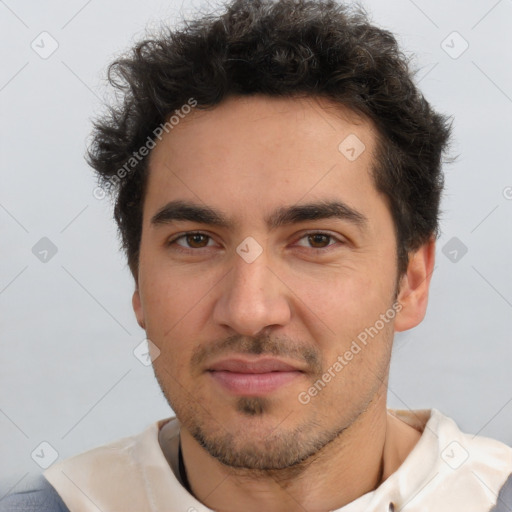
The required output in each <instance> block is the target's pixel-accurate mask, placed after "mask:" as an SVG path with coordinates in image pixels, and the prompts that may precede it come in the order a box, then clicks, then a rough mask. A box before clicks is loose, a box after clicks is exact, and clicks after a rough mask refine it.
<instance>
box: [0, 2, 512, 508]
mask: <svg viewBox="0 0 512 512" xmlns="http://www.w3.org/2000/svg"><path fill="white" fill-rule="evenodd" d="M110 73H111V74H110V78H111V81H112V83H113V85H114V86H116V87H117V88H118V89H120V90H121V91H123V93H124V96H123V101H122V102H121V103H120V104H119V105H117V106H116V107H115V108H114V109H112V110H111V111H110V115H109V116H107V117H105V118H103V119H102V120H100V121H98V122H97V123H96V126H95V137H94V142H93V144H92V146H91V149H90V153H89V161H90V163H91V165H92V166H93V167H94V169H95V170H96V171H97V173H98V175H99V177H100V184H101V186H102V187H103V189H106V190H109V191H110V192H112V193H113V194H114V197H115V201H116V207H115V218H116V221H117V223H118V226H119V229H120V233H121V235H122V240H123V247H124V249H125V251H126V254H127V258H128V263H129V266H130V269H131V271H132V273H133V276H134V280H135V292H134V295H133V307H134V311H135V315H136V317H137V320H138V323H139V325H140V326H141V327H142V328H143V329H145V330H146V333H147V337H148V340H150V341H149V342H148V345H149V350H150V354H151V358H152V361H153V367H154V371H155V376H156V378H157V380H158V382H159V384H160V386H161V388H162V391H163V393H164V395H165V397H166V398H167V400H168V402H169V405H170V406H171V407H172V409H173V411H174V413H175V414H176V417H173V418H167V419H163V420H161V421H159V422H157V423H155V424H153V425H151V426H150V427H148V429H147V430H146V431H144V432H143V433H141V434H139V435H135V436H132V437H130V438H124V439H121V440H120V441H118V442H116V443H112V444H109V445H106V446H102V447H99V448H96V449H94V450H91V451H89V452H86V453H83V454H80V455H77V456H75V457H72V458H70V459H66V460H64V461H61V462H58V463H55V464H54V465H53V466H51V467H50V468H49V469H48V470H46V471H45V473H44V475H43V477H44V478H43V479H42V480H41V482H40V484H39V487H37V488H36V487H34V488H33V489H32V490H31V492H28V493H18V494H15V495H11V496H9V497H7V498H6V499H5V500H3V503H1V504H0V510H2V511H3V510H34V509H38V508H37V507H39V509H40V510H52V511H53V510H62V511H66V510H70V511H87V512H89V511H97V510H101V511H103V512H110V511H114V510H115V511H118V510H119V511H124V512H128V511H133V512H143V511H172V512H175V511H189V512H192V511H198V512H200V511H207V510H215V511H222V512H234V511H239V510H244V511H249V512H261V511H265V512H284V511H308V512H320V511H328V510H330V511H332V510H336V511H343V512H355V511H368V510H371V511H382V512H388V511H393V510H407V511H426V510H428V511H430V510H432V511H434V510H435V511H437V512H439V511H451V512H453V511H454V510H461V511H466V512H467V511H491V510H493V511H504V510H512V496H511V494H512V483H511V482H512V479H510V478H509V475H510V474H511V473H512V449H511V448H509V447H508V446H506V445H504V444H502V443H500V442H498V441H495V440H491V439H487V438H483V437H473V436H470V435H469V434H465V433H463V432H461V431H460V430H459V428H458V427H457V425H456V424H455V423H454V421H453V420H451V419H450V418H448V417H446V416H444V415H443V414H442V413H441V412H440V411H438V410H437V409H431V410H419V411H396V410H389V409H387V407H386V391H387V383H388V375H389V365H390V357H391V349H392V344H393V336H394V332H400V331H404V330H407V329H411V328H413V327H415V326H416V325H418V324H419V323H420V322H421V321H422V319H423V317H424V315H425V311H426V307H427V300H428V290H429V283H430V279H431V276H432V272H433V268H434V255H435V240H436V237H437V234H438V207H439V201H440V194H441V191H442V183H443V179H442V173H441V164H442V157H443V155H444V153H445V150H446V147H447V144H448V140H449V126H448V122H447V119H446V118H445V117H443V116H441V115H440V114H438V113H436V112H434V111H433V109H432V108H431V107H430V106H429V104H428V103H427V101H426V100H425V99H424V98H423V97H422V96H421V94H420V93H419V91H418V90H417V89H416V87H415V85H414V84H413V82H412V80H411V76H410V72H409V70H408V67H407V64H406V62H405V61H404V60H403V57H402V55H401V53H400V52H399V50H398V48H397V45H396V41H395V39H394V38H393V37H392V36H391V35H390V34H389V33H388V32H385V31H383V30H381V29H378V28H376V27H374V26H372V25H370V24H369V23H368V21H367V20H366V18H365V17H364V15H363V14H361V13H357V12H355V11H352V10H350V9H348V8H347V7H343V6H341V5H339V4H337V3H335V2H334V1H323V2H320V1H299V0H281V1H277V2H268V1H263V0H235V1H234V2H232V3H231V4H230V5H228V6H227V9H226V12H225V13H224V14H222V15H220V16H219V17H216V18H214V17H209V18H203V19H199V20H196V21H194V22H191V23H190V24H189V25H188V26H187V27H186V28H184V29H183V30H181V31H175V32H172V33H169V34H166V35H162V36H161V37H160V38H158V39H154V40H149V41H145V42H143V43H141V44H139V45H138V46H137V47H136V48H135V49H134V51H133V53H132V54H131V56H128V57H126V58H123V59H120V60H119V61H117V62H116V63H115V64H114V65H113V66H112V67H111V70H110ZM30 507H32V508H30Z"/></svg>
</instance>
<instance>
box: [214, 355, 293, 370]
mask: <svg viewBox="0 0 512 512" xmlns="http://www.w3.org/2000/svg"><path fill="white" fill-rule="evenodd" d="M208 370H209V371H227V372H235V373H269V372H294V371H301V370H300V369H299V368H296V367H295V366H292V365H291V364H288V363H285V362H284V361H281V360H280V359H269V358H263V359H257V360H255V361H249V360H245V359H240V358H231V359H224V360H222V361H218V362H217V363H214V364H212V365H211V366H210V367H209V368H208Z"/></svg>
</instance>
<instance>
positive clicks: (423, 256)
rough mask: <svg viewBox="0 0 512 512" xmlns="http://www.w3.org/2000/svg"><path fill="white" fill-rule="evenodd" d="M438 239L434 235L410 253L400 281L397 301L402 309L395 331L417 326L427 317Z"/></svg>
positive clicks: (396, 321)
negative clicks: (405, 270)
mask: <svg viewBox="0 0 512 512" xmlns="http://www.w3.org/2000/svg"><path fill="white" fill-rule="evenodd" d="M435 249H436V241H435V238H434V237H432V238H431V239H430V240H429V241H428V242H427V243H426V244H424V245H422V246H421V247H420V248H419V249H418V250H417V251H416V252H414V253H412V254H410V255H409V264H408V265H407V272H406V273H405V274H404V275H403V276H402V279H401V281H400V291H399V292H398V297H397V301H398V302H399V303H400V305H401V309H400V310H399V311H398V312H397V315H396V317H395V331H396V332H401V331H406V330H407V329H412V328H413V327H416V326H417V325H418V324H419V323H420V322H421V321H422V320H423V318H424V317H425V313H426V311H427V304H428V291H429V288H430V279H431V278H432V272H433V271H434V263H435Z"/></svg>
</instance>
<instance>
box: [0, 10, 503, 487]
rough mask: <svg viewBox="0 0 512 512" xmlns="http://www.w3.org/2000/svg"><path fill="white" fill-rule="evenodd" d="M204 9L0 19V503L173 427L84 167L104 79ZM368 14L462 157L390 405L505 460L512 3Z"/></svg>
mask: <svg viewBox="0 0 512 512" xmlns="http://www.w3.org/2000/svg"><path fill="white" fill-rule="evenodd" d="M205 5H206V4H205V3H204V2H203V3H200V2H188V1H187V2H184V3H183V2H182V1H181V0H179V1H172V0H167V1H164V0H145V1H144V2H141V1H135V0H122V1H121V0H110V1H108V2H100V1H98V0H89V1H84V0H67V1H66V2H64V1H63V0H61V1H57V0H55V1H51V0H47V1H44V2H36V1H29V0H18V1H16V2H15V1H14V0H5V1H0V34H1V36H0V37H1V63H2V65H1V66H0V108H1V116H0V129H1V133H0V144H1V148H0V149H1V187H0V233H1V242H0V244H1V253H0V254H1V266H0V329H1V336H0V349H1V363H0V461H1V470H0V478H1V479H2V482H3V484H2V488H0V496H1V495H2V494H3V493H4V492H6V491H8V490H9V489H12V488H14V486H16V485H21V482H23V480H25V479H26V478H27V476H28V475H30V474H36V473H38V472H40V471H41V467H40V466H39V465H38V464H37V463H36V461H37V457H36V456H35V455H34V453H35V454H37V453H45V454H46V455H45V457H49V456H51V454H52V453H53V452H52V450H55V452H56V454H58V457H60V458H65V457H68V456H71V455H73V454H76V453H79V452H81V451H84V450H86V449H89V448H92V447H94V446H97V445H99V444H103V443H107V442H110V441H112V440H115V439H118V438H120V437H123V436H126V435H130V434H134V433H137V432H139V431H141V430H142V429H144V428H145V427H146V426H147V425H149V424H150V423H152V422H154V421H156V420H158V419H161V418H164V417H169V416H171V415H172V411H171V410H170V408H169V406H168V405H167V403H166V401H165V399H164V398H163V396H162V394H161V392H160V389H159V387H158V385H157V383H156V381H155V379H154V376H153V371H152V368H151V367H147V366H144V365H143V364H142V363H141V362H140V361H139V360H138V359H137V358H136V357H135V356H134V353H133V351H134V349H135V348H136V347H137V346H138V345H139V344H140V343H141V341H142V340H144V338H145V336H144V332H143V331H142V330H141V329H140V328H139V327H138V325H137V324H136V322H135V318H134V315H133V312H132V309H131V294H132V291H133V282H132V278H131V276H130V274H129V271H128V268H127V266H126V263H125V259H124V256H123V255H122V253H121V252H120V251H119V245H118V240H117V235H116V228H115V225H114V222H113V220H112V209H111V206H110V205H109V203H108V200H107V199H104V200H98V199H96V198H95V197H94V196H93V190H94V188H95V185H96V184H95V179H94V177H93V173H92V171H91V170H90V169H89V168H88V167H87V165H86V163H85V161H84V158H83V156H84V152H85V147H86V141H87V137H88V135H89V133H90V129H91V121H92V119H93V118H94V117H95V116H96V115H97V114H99V113H100V112H101V111H102V108H101V106H102V99H103V98H104V97H105V95H108V94H109V93H108V90H107V89H106V87H105V71H106V66H107V65H108V63H109V62H110V61H112V60H113V59H114V58H115V57H116V56H119V55H120V54H121V53H122V52H124V51H126V50H127V49H128V48H129V47H130V46H131V45H132V44H133V43H134V42H135V41H137V40H139V39H140V38H142V37H143V36H144V34H145V30H146V29H151V28H154V27H156V26H158V25H159V23H161V22H162V21H164V22H167V23H170V24H175V23H177V22H178V21H179V19H180V18H181V16H182V15H185V16H187V15H189V14H192V13H193V12H194V11H195V10H196V8H198V7H200V6H203V7H204V6H205ZM363 5H365V6H366V7H367V9H368V10H369V11H370V13H371V14H372V19H373V21H374V22H375V23H376V24H377V25H379V26H382V27H384V28H387V29H390V30H391V31H393V32H394V33H395V34H396V35H397V37H398V39H399V41H400V43H401V45H402V47H403V49H404V51H405V52H406V53H407V54H414V55H415V58H414V61H413V62H414V66H415V68H416V69H418V74H417V81H418V82H419V83H420V87H421V89H422V91H423V92H424V94H425V96H426V97H427V99H428V100H429V101H430V102H431V103H432V105H433V106H434V107H435V108H436V109H438V110H440V111H441V112H444V113H447V114H450V115H452V116H453V118H454V141H453V146H452V154H453V155H459V156H458V160H457V161H456V163H454V164H451V165H449V166H447V167H446V168H445V171H446V191H445V193H444V197H443V203H442V209H443V215H442V233H443V234H442V237H441V238H440V240H439V242H438V247H437V262H436V269H435V272H434V276H433V279H432V285H431V295H430V304H429V308H428V312H427V316H426V318H425V320H424V322H423V323H422V324H421V325H420V326H419V327H417V328H416V329H414V330H412V331H409V332H406V333H402V334H399V335H397V336H396V338H395V347H394V353H393V358H392V365H391V376H390V382H389V394H388V398H389V403H388V405H389V407H393V408H401V409H421V408H431V407H435V408H437V409H439V410H440V411H441V412H443V413H444V414H446V415H448V416H451V417H452V418H453V419H454V420H455V421H456V422H457V424H458V425H459V427H460V428H461V429H462V430H464V431H466V432H470V433H474V434H479V435H484V436H488V437H494V438H497V439H499V440H501V441H503V442H505V443H507V444H512V429H511V427H512V375H511V360H512V343H511V342H512V339H511V335H510V324H511V319H512V271H511V255H512V164H511V161H512V158H511V157H512V143H511V140H510V139H511V135H512V61H511V56H510V49H511V48H512V30H511V27H512V1H511V0H501V1H496V0H478V1H476V0H473V1H462V0H461V1H455V0H443V1H441V0H430V1H426V0H415V1H412V0H394V1H387V2H382V1H378V0H367V1H366V2H364V3H363ZM206 9H207V6H206ZM44 32H45V33H46V34H42V33H44ZM56 45H58V47H56ZM54 48H56V49H55V51H53V53H51V55H48V53H50V52H51V51H52V50H54ZM43 57H45V58H43ZM37 244H39V245H37ZM44 251H47V252H46V253H44ZM41 258H43V259H45V258H46V261H41ZM41 443H48V445H50V446H51V448H50V447H49V446H48V445H47V444H43V445H41Z"/></svg>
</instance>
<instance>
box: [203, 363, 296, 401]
mask: <svg viewBox="0 0 512 512" xmlns="http://www.w3.org/2000/svg"><path fill="white" fill-rule="evenodd" d="M207 371H208V373H209V375H210V376H211V377H212V379H213V380H214V381H215V382H216V383H217V384H218V385H220V386H221V387H222V388H223V389H224V390H226V391H228V392H230V393H231V394H234V395H244V396H258V395H264V394H267V393H270V392H272V391H275V390H277V389H279V388H281V387H283V386H284V385H286V384H288V383H290V382H292V381H293V380H295V379H297V378H300V377H302V376H304V371H303V370H301V369H299V368H297V367H295V366H293V365H291V364H289V363H286V362H284V361H281V360H278V359H268V358H265V359H258V360H253V361H249V360H243V359H239V358H238V359H225V360H223V361H219V362H217V363H215V364H213V365H211V366H210V367H209V368H208V370H207Z"/></svg>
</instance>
